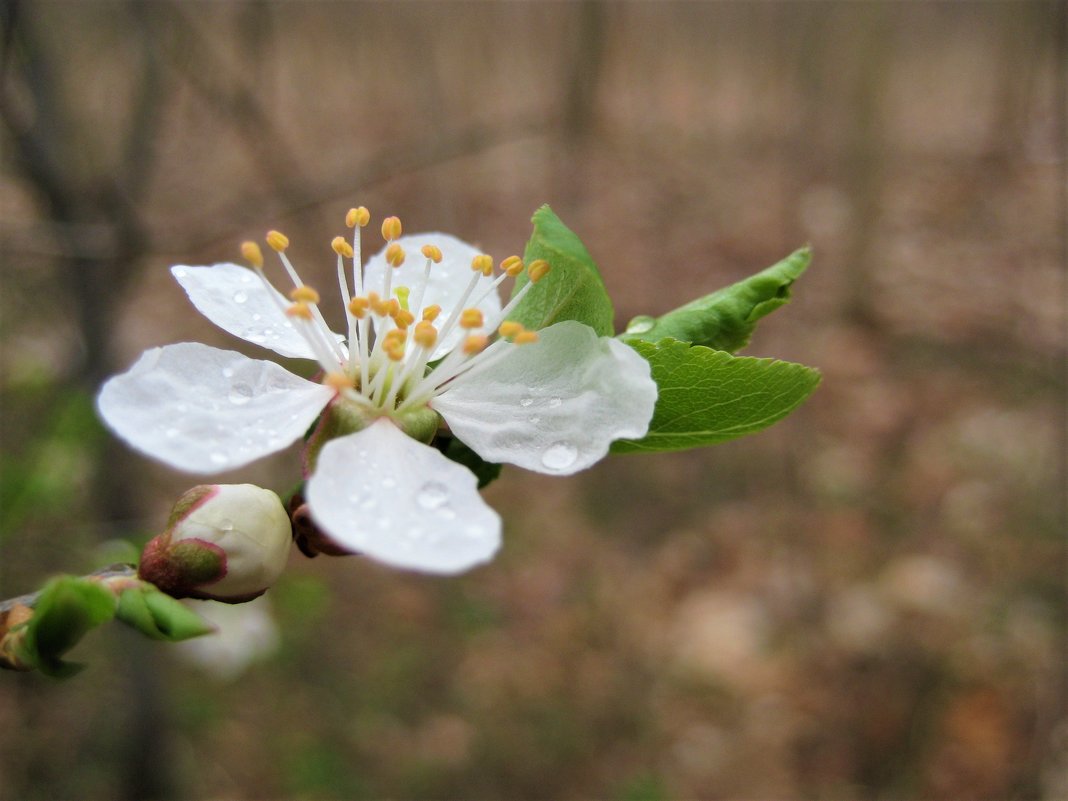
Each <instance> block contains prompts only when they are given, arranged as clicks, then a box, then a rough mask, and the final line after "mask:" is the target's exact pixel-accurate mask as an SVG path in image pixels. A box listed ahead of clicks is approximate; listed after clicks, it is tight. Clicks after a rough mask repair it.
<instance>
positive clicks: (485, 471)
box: [433, 437, 501, 489]
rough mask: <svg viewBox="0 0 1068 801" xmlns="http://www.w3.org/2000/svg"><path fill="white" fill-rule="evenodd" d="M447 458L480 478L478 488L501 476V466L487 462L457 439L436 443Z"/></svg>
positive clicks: (443, 438) (442, 438)
mask: <svg viewBox="0 0 1068 801" xmlns="http://www.w3.org/2000/svg"><path fill="white" fill-rule="evenodd" d="M433 444H434V445H435V447H437V448H438V449H439V450H440V451H441V452H442V453H443V454H444V455H445V456H446V457H447V458H449V459H452V460H453V461H454V462H457V463H458V464H462V465H463V466H464V467H466V468H467V469H468V470H470V471H471V472H472V473H474V474H475V477H476V478H478V488H479V489H482V488H484V487H487V486H489V485H490V484H491V483H493V482H494V481H496V480H497V479H498V478H499V477H500V475H501V465H499V464H497V463H496V462H487V461H486V460H485V459H483V458H482V457H481V456H479V455H478V454H477V453H475V452H474V451H473V450H471V449H470V448H469V447H467V446H466V445H464V444H463V443H462V442H460V440H458V439H456V437H441V438H439V439H438V440H436V441H435V442H434V443H433Z"/></svg>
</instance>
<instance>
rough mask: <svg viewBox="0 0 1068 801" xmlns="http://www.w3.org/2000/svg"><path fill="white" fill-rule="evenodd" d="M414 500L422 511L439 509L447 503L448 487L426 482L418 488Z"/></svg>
mask: <svg viewBox="0 0 1068 801" xmlns="http://www.w3.org/2000/svg"><path fill="white" fill-rule="evenodd" d="M415 500H416V503H418V504H419V505H420V506H422V507H423V508H424V509H439V508H441V507H442V506H444V505H445V504H447V503H448V502H449V490H448V487H446V486H445V485H444V484H440V483H438V482H437V481H428V482H427V483H426V484H424V485H423V486H422V487H420V488H419V492H418V493H417V494H416V496H415Z"/></svg>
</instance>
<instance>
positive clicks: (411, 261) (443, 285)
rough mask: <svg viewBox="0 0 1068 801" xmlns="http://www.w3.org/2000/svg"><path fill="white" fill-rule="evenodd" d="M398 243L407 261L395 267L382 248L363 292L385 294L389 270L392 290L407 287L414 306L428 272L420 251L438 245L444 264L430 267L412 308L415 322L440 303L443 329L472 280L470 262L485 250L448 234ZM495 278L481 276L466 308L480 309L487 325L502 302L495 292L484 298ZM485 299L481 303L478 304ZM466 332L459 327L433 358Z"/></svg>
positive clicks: (439, 321) (372, 262)
mask: <svg viewBox="0 0 1068 801" xmlns="http://www.w3.org/2000/svg"><path fill="white" fill-rule="evenodd" d="M397 244H398V245H400V246H401V247H402V248H404V252H405V253H406V254H407V258H405V260H404V264H402V265H401V266H400V267H397V268H392V267H390V266H389V264H388V263H387V262H386V255H385V254H386V250H385V248H383V249H382V250H380V251H379V252H378V253H376V254H375V255H374V256H372V257H371V258H370V260H369V261H368V262H367V266H366V268H365V274H364V292H365V293H366V292H379V293H381V291H382V285H383V279H384V274H385V271H386V270H393V279H392V281H393V284H392V286H393V288H394V289H396V288H397V287H398V286H406V287H408V288H409V289H411V290H412V297H411V302H412V303H415V297H416V295H417V293H418V291H419V286H420V285H421V284H422V281H423V275H424V272H425V269H426V258H425V257H424V256H423V254H422V253H421V252H420V248H422V247H423V245H437V246H438V247H439V248H440V249H441V257H442V258H441V262H440V263H438V264H435V265H433V266H431V268H430V280H429V281H428V283H427V289H426V294H425V295H424V296H423V302H422V303H421V304H419V308H418V309H412V313H413V314H415V319H417V320H418V319H419V317H420V313H421V312H422V310H423V309H425V308H426V307H427V306H432V305H434V304H437V305H438V306H440V307H441V316H440V317H438V319H437V320H435V321H434V322H435V325H437V327H438V330H439V331H440V330H442V329H443V328H444V326H445V323H446V322H447V320H448V316H449V315H450V314H452V313H453V311H454V310H455V306H456V304H457V302H458V301H459V300H460V297H461V296H462V295H463V293H464V290H465V289H466V288H467V285H468V283H470V281H471V276H472V272H471V260H472V259H473V258H474V257H475V256H477V255H479V254H480V253H481V252H482V251H480V250H478V249H476V248H474V247H472V246H471V245H469V244H467V243H466V242H463V241H461V240H459V239H457V238H456V237H454V236H451V235H449V234H438V233H426V234H410V235H408V236H402V237H401V238H400V239H398V240H397ZM492 284H493V279H492V278H487V277H485V276H483V277H480V278H479V280H478V284H476V286H475V290H474V292H472V293H471V297H470V298H469V299H468V301H467V302H466V303H465V304H464V307H465V308H471V307H475V308H479V309H481V310H482V313H483V314H484V315H485V316H486V319H487V322H489V321H490V320H492V319H493V318H494V317H496V315H497V314H498V313H499V312H500V310H501V299H500V296H499V294H498V293H497V291H496V290H494V291H492V292H490V293H489V295H487V296H486V297H485V298H482V295H483V294H484V293H485V292H486V291H487V290H488V289H489V288H490V287H491V286H492ZM480 298H481V299H482V300H481V302H480V303H478V304H477V306H476V304H475V301H478V300H479V299H480ZM463 335H464V331H463V330H462V329H460V328H458V327H457V328H456V329H455V330H453V331H452V333H450V334H449V336H447V337H446V338H445V339H443V340H442V341H440V342H439V343H438V346H437V348H436V349H435V350H434V354H433V358H435V359H438V358H441V357H442V356H444V355H445V354H446V353H448V352H449V351H450V350H452V349H453V348H455V347H456V345H458V344H459V342H460V340H461V339H462V338H463Z"/></svg>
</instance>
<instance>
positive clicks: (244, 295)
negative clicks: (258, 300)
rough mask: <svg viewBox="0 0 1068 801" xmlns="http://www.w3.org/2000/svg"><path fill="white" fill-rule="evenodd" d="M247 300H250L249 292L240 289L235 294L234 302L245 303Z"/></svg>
mask: <svg viewBox="0 0 1068 801" xmlns="http://www.w3.org/2000/svg"><path fill="white" fill-rule="evenodd" d="M246 300H248V292H245V291H243V290H240V289H239V290H238V291H237V292H235V293H234V295H233V301H234V303H244V302H245V301H246Z"/></svg>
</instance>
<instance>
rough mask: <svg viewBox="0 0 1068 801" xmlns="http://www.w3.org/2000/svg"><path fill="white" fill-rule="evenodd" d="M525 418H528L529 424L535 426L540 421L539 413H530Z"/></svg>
mask: <svg viewBox="0 0 1068 801" xmlns="http://www.w3.org/2000/svg"><path fill="white" fill-rule="evenodd" d="M527 419H528V420H530V424H531V425H533V426H536V425H537V424H538V423H540V422H541V415H540V414H532V415H531V416H530V417H529V418H527Z"/></svg>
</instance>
